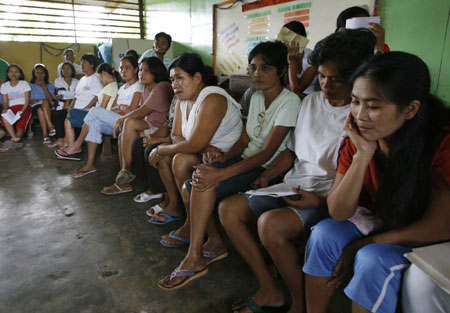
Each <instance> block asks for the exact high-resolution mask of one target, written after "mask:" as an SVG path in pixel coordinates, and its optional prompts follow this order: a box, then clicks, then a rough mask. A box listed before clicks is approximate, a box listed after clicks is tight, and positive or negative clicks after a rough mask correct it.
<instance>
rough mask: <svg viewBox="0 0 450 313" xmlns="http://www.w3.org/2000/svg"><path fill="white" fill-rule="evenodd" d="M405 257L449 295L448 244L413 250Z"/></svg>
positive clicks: (449, 247)
mask: <svg viewBox="0 0 450 313" xmlns="http://www.w3.org/2000/svg"><path fill="white" fill-rule="evenodd" d="M405 257H406V258H407V259H408V260H410V261H411V263H414V264H415V265H417V267H419V268H420V269H421V270H422V271H424V272H425V273H426V274H427V275H428V276H430V278H431V279H432V280H433V281H434V282H435V283H436V284H438V285H439V286H440V287H441V288H442V289H443V290H445V291H446V292H447V293H448V294H450V262H449V261H448V260H449V258H450V242H444V243H439V244H435V245H431V246H426V247H421V248H415V249H413V251H412V252H410V253H406V254H405Z"/></svg>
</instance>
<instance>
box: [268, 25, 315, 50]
mask: <svg viewBox="0 0 450 313" xmlns="http://www.w3.org/2000/svg"><path fill="white" fill-rule="evenodd" d="M276 40H278V41H281V42H283V43H284V42H287V43H292V42H296V43H298V46H299V50H300V53H302V52H303V50H305V48H306V45H307V44H308V43H309V39H308V38H306V37H303V36H302V35H299V34H297V33H295V32H293V31H292V30H290V29H289V28H286V27H281V30H280V32H279V33H278V35H277V38H276Z"/></svg>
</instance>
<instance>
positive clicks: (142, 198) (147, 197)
mask: <svg viewBox="0 0 450 313" xmlns="http://www.w3.org/2000/svg"><path fill="white" fill-rule="evenodd" d="M163 196H164V194H162V193H157V194H151V195H149V194H148V193H146V192H145V191H144V192H142V193H140V194H138V195H137V196H135V197H134V198H133V200H134V201H135V202H137V203H144V202H148V201H150V200H153V199H160V198H162V197H163ZM147 215H148V214H147Z"/></svg>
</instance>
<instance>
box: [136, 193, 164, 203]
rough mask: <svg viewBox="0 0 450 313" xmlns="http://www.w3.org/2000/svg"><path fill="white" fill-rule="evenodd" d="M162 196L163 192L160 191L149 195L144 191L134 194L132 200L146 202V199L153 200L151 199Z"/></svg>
mask: <svg viewBox="0 0 450 313" xmlns="http://www.w3.org/2000/svg"><path fill="white" fill-rule="evenodd" d="M163 196H164V194H162V193H156V194H151V195H149V194H148V193H146V192H145V191H144V192H142V193H140V194H138V195H137V196H135V197H134V198H133V200H134V201H135V202H137V203H144V202H148V201H150V200H153V199H160V198H162V197H163Z"/></svg>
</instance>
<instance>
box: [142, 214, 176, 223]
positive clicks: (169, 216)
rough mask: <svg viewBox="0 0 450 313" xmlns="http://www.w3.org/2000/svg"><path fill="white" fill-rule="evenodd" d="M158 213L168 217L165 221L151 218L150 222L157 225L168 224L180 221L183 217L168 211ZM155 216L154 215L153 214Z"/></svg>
mask: <svg viewBox="0 0 450 313" xmlns="http://www.w3.org/2000/svg"><path fill="white" fill-rule="evenodd" d="M158 215H160V216H164V217H165V218H167V219H166V220H165V221H158V220H152V219H151V218H150V219H149V220H148V222H149V223H151V224H155V225H166V224H169V223H172V222H175V221H179V220H181V219H182V218H183V216H172V215H169V214H166V213H159V214H158ZM153 216H154V215H153Z"/></svg>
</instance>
